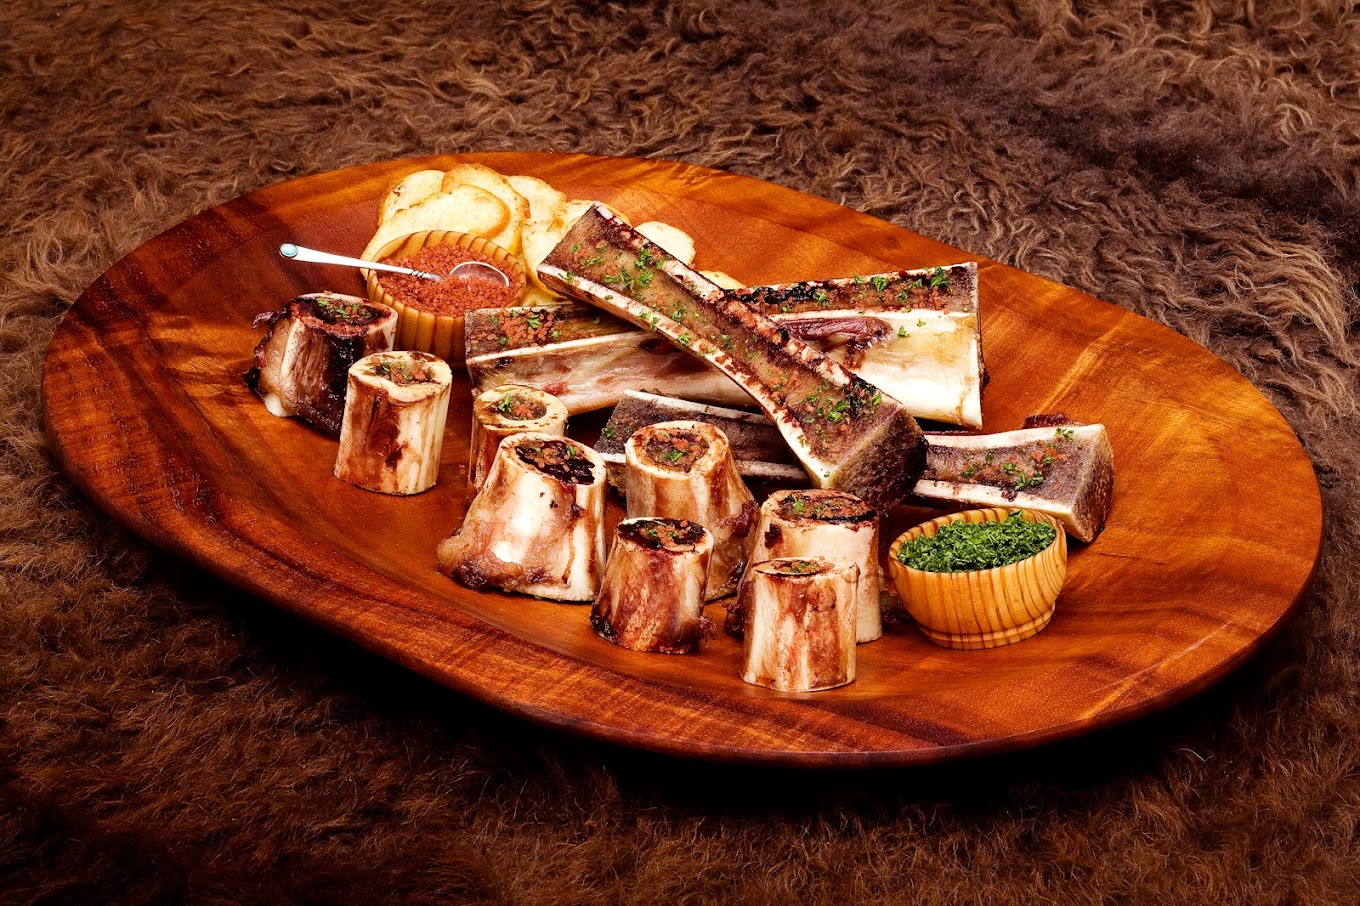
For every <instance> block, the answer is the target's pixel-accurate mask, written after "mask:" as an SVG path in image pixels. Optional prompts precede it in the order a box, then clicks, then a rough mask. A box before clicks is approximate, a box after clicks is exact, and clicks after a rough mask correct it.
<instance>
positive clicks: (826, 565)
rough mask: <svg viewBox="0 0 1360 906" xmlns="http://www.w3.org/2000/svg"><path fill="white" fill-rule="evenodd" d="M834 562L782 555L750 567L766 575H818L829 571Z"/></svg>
mask: <svg viewBox="0 0 1360 906" xmlns="http://www.w3.org/2000/svg"><path fill="white" fill-rule="evenodd" d="M833 567H834V564H833V563H831V562H830V561H828V560H805V559H803V558H801V557H783V558H780V559H778V560H766V561H765V562H763V563H757V564H756V565H755V566H754V567H752V569H754V570H756V571H757V572H762V573H764V574H766V575H767V576H795V577H797V576H820V575H821V574H822V573H824V572H829V571H830V570H831V569H832V568H833Z"/></svg>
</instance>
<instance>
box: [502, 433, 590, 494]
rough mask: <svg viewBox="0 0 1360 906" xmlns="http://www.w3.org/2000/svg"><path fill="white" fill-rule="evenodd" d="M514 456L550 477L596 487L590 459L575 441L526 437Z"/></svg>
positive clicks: (517, 445) (516, 445)
mask: <svg viewBox="0 0 1360 906" xmlns="http://www.w3.org/2000/svg"><path fill="white" fill-rule="evenodd" d="M515 455H516V456H518V457H519V458H520V461H521V462H523V463H525V464H527V465H530V466H532V467H533V468H535V469H537V470H538V471H540V472H542V473H543V474H544V475H547V476H549V477H551V478H556V479H557V480H558V481H564V482H566V483H568V484H594V483H595V470H594V468H593V467H592V466H591V463H590V458H589V457H588V456H587V455H586V454H585V453H584V452H583V451H582V449H581V447H580V446H579V445H578V444H576V442H575V441H570V440H545V441H539V440H537V439H529V438H526V439H524V440H521V441H519V442H518V443H516V444H515Z"/></svg>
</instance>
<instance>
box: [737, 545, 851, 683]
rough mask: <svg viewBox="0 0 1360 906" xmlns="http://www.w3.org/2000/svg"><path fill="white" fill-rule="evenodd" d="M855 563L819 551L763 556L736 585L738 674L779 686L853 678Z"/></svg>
mask: <svg viewBox="0 0 1360 906" xmlns="http://www.w3.org/2000/svg"><path fill="white" fill-rule="evenodd" d="M858 598H859V567H857V566H855V565H854V564H853V563H848V562H845V561H838V560H826V559H823V558H812V557H809V558H792V559H789V558H786V559H779V560H766V561H764V562H762V563H757V564H755V565H754V566H752V567H751V573H750V575H749V576H747V577H746V580H745V581H744V582H743V583H742V586H741V611H742V613H744V614H745V617H746V626H745V633H744V635H743V639H742V672H741V678H742V679H743V680H745V681H746V682H748V683H751V684H752V685H755V686H764V687H766V688H768V689H776V690H778V691H780V692H816V691H818V690H820V689H834V688H835V687H837V686H844V685H845V684H846V683H851V682H854V680H855V603H856V601H857V600H858Z"/></svg>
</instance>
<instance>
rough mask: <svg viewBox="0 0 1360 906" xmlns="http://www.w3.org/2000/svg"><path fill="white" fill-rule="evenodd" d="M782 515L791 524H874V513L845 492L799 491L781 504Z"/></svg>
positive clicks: (780, 512)
mask: <svg viewBox="0 0 1360 906" xmlns="http://www.w3.org/2000/svg"><path fill="white" fill-rule="evenodd" d="M779 515H780V516H782V517H783V518H785V519H788V520H790V521H792V520H795V519H811V520H814V521H816V522H833V523H853V522H872V521H873V519H874V511H873V509H872V508H871V507H870V506H869V505H868V504H867V503H865V502H864V501H863V500H860V499H859V498H858V497H856V496H855V495H854V494H847V493H845V492H844V491H795V492H792V493H789V494H787V495H785V497H784V499H783V500H781V501H780V503H779Z"/></svg>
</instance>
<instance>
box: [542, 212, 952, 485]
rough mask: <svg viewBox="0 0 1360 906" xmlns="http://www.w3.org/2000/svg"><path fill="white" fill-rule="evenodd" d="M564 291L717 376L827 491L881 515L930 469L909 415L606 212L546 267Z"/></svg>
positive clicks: (588, 221) (588, 217)
mask: <svg viewBox="0 0 1360 906" xmlns="http://www.w3.org/2000/svg"><path fill="white" fill-rule="evenodd" d="M538 270H539V277H540V278H541V279H542V280H543V282H544V283H545V284H547V285H548V286H549V287H551V288H552V289H554V290H555V291H558V292H562V293H565V294H567V295H570V296H573V297H574V298H577V299H580V300H581V301H585V302H589V303H591V304H594V305H598V306H600V307H602V308H604V309H605V310H607V311H610V312H612V313H614V314H617V315H619V316H621V317H623V318H625V319H627V320H629V321H632V322H633V323H636V324H639V325H642V326H645V327H647V328H648V329H650V330H651V331H653V332H654V333H657V334H658V335H660V336H664V337H666V338H667V339H668V340H670V341H671V342H673V343H675V344H676V345H677V346H679V347H681V348H684V349H686V350H688V351H689V352H691V353H692V354H693V355H695V356H698V357H700V358H702V359H704V360H705V361H708V362H710V363H712V364H713V365H715V366H716V367H717V368H718V370H720V371H722V372H723V373H724V374H726V375H727V376H728V377H730V378H732V380H733V381H735V382H736V383H737V384H738V385H740V386H741V388H742V389H743V390H745V391H746V392H747V393H748V394H750V395H751V397H752V398H753V399H754V400H755V401H756V402H757V403H758V404H759V405H760V407H761V409H763V410H764V411H765V414H766V415H768V416H769V417H770V418H771V419H772V420H773V421H774V423H775V425H776V426H777V427H778V428H779V431H780V433H781V434H782V435H783V436H784V438H785V440H787V441H788V443H789V446H790V447H791V448H792V449H793V451H794V453H795V454H796V455H797V456H798V458H799V461H800V462H801V463H802V465H803V467H804V468H805V469H806V470H807V472H808V474H809V475H810V476H811V477H812V480H813V483H814V484H816V485H817V486H818V487H834V488H839V489H841V490H845V491H849V492H850V493H853V494H856V495H857V496H859V497H861V498H863V499H864V500H866V501H867V502H869V503H870V505H871V506H874V507H875V508H877V509H884V508H886V507H888V506H891V505H892V504H894V503H897V502H898V501H900V500H901V499H902V498H903V497H904V496H906V494H907V492H908V491H910V490H911V486H912V485H913V484H915V482H916V479H917V478H918V477H919V475H920V473H921V470H922V468H924V466H925V442H924V439H923V438H922V436H921V430H920V428H919V427H918V426H917V424H916V420H915V419H913V418H912V417H911V415H910V414H908V413H907V411H906V410H905V409H903V408H902V405H901V404H900V403H899V402H897V401H896V400H894V399H893V398H892V397H890V396H888V395H887V394H885V393H883V392H882V391H881V390H879V389H878V388H876V387H874V386H873V385H872V384H870V383H868V382H867V381H865V380H863V379H861V378H859V377H857V376H856V375H854V374H852V373H851V372H849V371H847V370H846V369H845V367H844V366H843V365H841V364H839V363H837V362H835V361H833V360H831V359H829V358H828V357H826V356H825V355H822V354H821V353H819V352H817V351H816V350H815V349H813V348H812V347H810V346H808V345H807V344H806V343H803V342H801V341H800V340H796V339H794V338H793V337H792V336H790V335H789V332H788V331H787V330H785V329H783V328H781V327H780V326H779V325H778V324H776V323H775V322H774V321H772V320H770V319H769V318H767V317H765V316H764V315H762V314H760V313H759V312H757V311H756V310H755V309H754V308H752V307H751V306H749V305H746V304H744V303H742V302H740V301H737V300H735V299H732V298H730V297H728V296H727V295H726V293H725V291H724V290H722V289H720V288H719V287H718V286H717V285H715V284H713V283H711V282H709V281H708V280H707V279H706V278H705V277H703V276H702V275H700V274H699V273H698V272H696V271H694V270H691V269H690V268H688V267H686V266H685V265H684V264H683V263H681V262H680V261H678V260H676V259H675V258H674V257H672V256H670V255H669V254H667V253H666V252H665V250H664V249H661V248H659V247H658V246H656V245H654V244H653V243H651V242H649V241H648V240H647V239H646V238H645V237H643V236H642V235H641V234H639V233H638V232H637V231H636V230H633V229H632V228H631V227H629V226H628V225H627V224H626V223H624V222H622V221H621V220H619V219H617V218H615V217H613V216H611V215H610V214H609V213H608V212H607V211H606V210H604V209H603V208H602V207H600V206H598V205H596V206H594V207H592V208H591V209H590V210H589V211H587V212H586V213H585V214H584V215H582V216H581V218H580V219H579V220H577V221H576V223H575V224H574V225H573V226H572V228H571V229H570V230H569V231H568V232H567V235H566V237H565V238H564V239H563V240H562V242H560V243H559V244H558V245H557V247H556V248H554V249H553V250H552V251H551V252H549V253H548V257H547V258H545V259H544V261H543V263H542V264H541V265H539V269H538Z"/></svg>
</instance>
